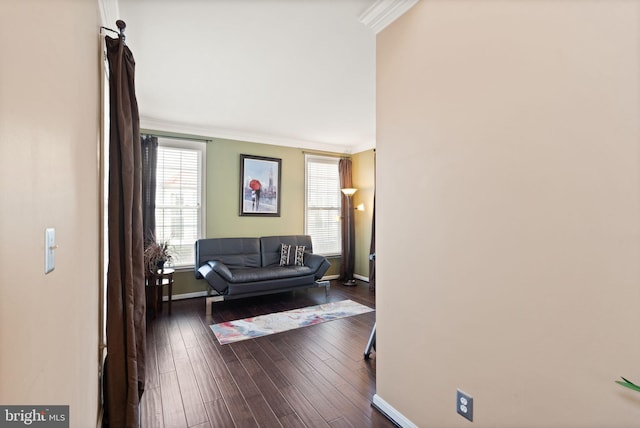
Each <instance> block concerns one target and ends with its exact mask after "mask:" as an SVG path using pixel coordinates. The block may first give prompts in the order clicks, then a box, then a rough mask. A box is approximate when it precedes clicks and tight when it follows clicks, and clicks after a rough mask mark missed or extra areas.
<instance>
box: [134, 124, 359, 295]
mask: <svg viewBox="0 0 640 428" xmlns="http://www.w3.org/2000/svg"><path fill="white" fill-rule="evenodd" d="M142 132H143V133H149V134H154V135H158V136H166V137H175V138H197V139H200V140H207V141H208V143H207V176H206V194H207V198H206V235H207V237H210V238H227V237H245V236H247V237H253V236H255V237H258V236H268V235H296V234H302V233H304V184H305V183H304V151H303V150H302V149H299V148H294V147H285V146H276V145H270V144H259V143H251V142H246V141H236V140H227V139H219V138H209V137H202V136H195V135H180V134H174V133H167V132H158V131H153V130H143V131H142ZM241 154H246V155H254V156H265V157H272V158H279V159H282V171H281V173H282V182H281V190H280V191H281V200H280V204H281V205H280V217H253V216H240V215H239V212H240V207H239V203H240V200H239V199H240V196H239V192H240V155H241ZM332 154H333V155H339V154H338V153H332ZM361 164H362V167H367V165H368V162H367V161H366V156H364V160H363V161H362V162H361ZM356 174H357V173H356V170H355V168H354V178H355V175H356ZM363 176H366V174H364V175H363ZM357 183H359V184H358V185H359V186H361V187H363V188H364V187H366V185H365V184H364V183H363V180H360V181H359V182H357ZM360 183H363V184H360ZM356 200H357V199H356ZM356 214H360V213H356ZM369 214H370V213H369ZM357 218H358V216H356V224H357V222H358V220H357ZM369 218H370V215H369ZM369 229H370V222H369ZM365 251H366V254H367V257H368V254H369V244H368V243H367V247H366V250H365ZM356 253H357V254H358V253H362V251H360V250H359V249H358V248H357V249H356ZM329 261H330V262H331V268H329V271H328V272H327V274H326V275H327V276H331V275H338V274H339V273H340V258H339V257H331V258H330V259H329ZM356 266H357V264H356ZM360 272H361V271H358V269H357V268H356V273H358V274H360V275H363V276H366V275H367V272H368V265H367V267H366V271H362V272H364V274H362V273H360ZM207 290H208V287H207V285H206V283H205V282H204V281H202V280H196V279H195V276H194V273H193V271H192V270H188V271H186V270H185V271H178V272H176V273H175V275H174V287H173V294H174V295H178V294H188V293H196V292H202V291H207ZM165 291H166V290H165Z"/></svg>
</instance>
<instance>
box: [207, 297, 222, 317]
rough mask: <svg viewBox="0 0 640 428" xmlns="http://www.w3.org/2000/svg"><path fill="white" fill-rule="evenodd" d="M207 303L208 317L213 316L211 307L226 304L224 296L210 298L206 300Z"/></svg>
mask: <svg viewBox="0 0 640 428" xmlns="http://www.w3.org/2000/svg"><path fill="white" fill-rule="evenodd" d="M205 302H206V303H207V310H206V314H207V316H209V315H211V305H212V304H213V303H214V302H224V296H220V295H217V296H208V297H207V298H206V299H205Z"/></svg>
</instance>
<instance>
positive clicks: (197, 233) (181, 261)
mask: <svg viewBox="0 0 640 428" xmlns="http://www.w3.org/2000/svg"><path fill="white" fill-rule="evenodd" d="M158 143H159V144H158V165H157V170H156V240H158V241H167V242H168V243H169V247H170V250H171V252H172V255H173V260H172V263H171V264H172V265H173V266H174V267H186V266H193V263H194V259H195V254H194V243H195V241H196V240H197V239H198V238H200V237H201V236H202V231H203V229H204V225H203V219H204V215H203V201H202V199H203V198H202V195H203V191H202V190H203V188H202V186H203V183H204V180H203V174H204V170H203V159H204V156H203V153H204V144H200V143H195V144H194V143H190V142H181V141H171V140H165V139H163V140H159V141H158Z"/></svg>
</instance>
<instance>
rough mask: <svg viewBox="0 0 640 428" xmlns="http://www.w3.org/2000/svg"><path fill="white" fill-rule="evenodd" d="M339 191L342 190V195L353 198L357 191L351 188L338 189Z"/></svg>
mask: <svg viewBox="0 0 640 428" xmlns="http://www.w3.org/2000/svg"><path fill="white" fill-rule="evenodd" d="M340 190H342V193H344V194H345V195H347V196H353V194H354V193H356V192H357V191H358V189H354V188H353V187H347V188H345V189H340Z"/></svg>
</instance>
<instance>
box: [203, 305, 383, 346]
mask: <svg viewBox="0 0 640 428" xmlns="http://www.w3.org/2000/svg"><path fill="white" fill-rule="evenodd" d="M372 311H373V309H371V308H370V307H368V306H364V305H361V304H359V303H356V302H354V301H351V300H342V301H340V302H331V303H327V304H324V305H317V306H308V307H306V308H301V309H293V310H291V311H285V312H276V313H273V314H267V315H260V316H257V317H252V318H245V319H242V320H236V321H228V322H223V323H220V324H213V325H212V326H211V330H213V333H214V334H215V335H216V338H217V339H218V342H220V344H221V345H226V344H228V343H233V342H239V341H241V340H247V339H253V338H254V337H260V336H266V335H269V334H274V333H280V332H283V331H287V330H293V329H295V328H300V327H307V326H310V325H315V324H320V323H323V322H327V321H333V320H337V319H340V318H345V317H350V316H353V315H359V314H364V313H367V312H372Z"/></svg>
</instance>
